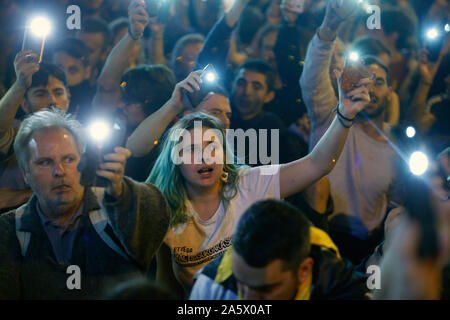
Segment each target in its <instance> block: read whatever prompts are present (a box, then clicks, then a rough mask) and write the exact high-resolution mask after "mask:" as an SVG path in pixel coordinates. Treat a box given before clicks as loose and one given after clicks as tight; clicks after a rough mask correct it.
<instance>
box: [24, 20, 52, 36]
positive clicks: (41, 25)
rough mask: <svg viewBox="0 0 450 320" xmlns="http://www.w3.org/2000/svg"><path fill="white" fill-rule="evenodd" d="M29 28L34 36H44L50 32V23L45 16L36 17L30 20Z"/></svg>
mask: <svg viewBox="0 0 450 320" xmlns="http://www.w3.org/2000/svg"><path fill="white" fill-rule="evenodd" d="M29 28H30V30H31V32H33V33H34V34H35V35H36V36H38V37H45V36H47V35H48V34H49V33H50V30H51V24H50V21H49V20H48V19H47V18H44V17H37V18H34V19H33V20H31V23H30V25H29Z"/></svg>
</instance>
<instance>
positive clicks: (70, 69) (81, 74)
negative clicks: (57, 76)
mask: <svg viewBox="0 0 450 320" xmlns="http://www.w3.org/2000/svg"><path fill="white" fill-rule="evenodd" d="M53 63H54V64H57V65H60V66H62V67H63V68H64V70H65V71H66V74H67V81H68V85H69V87H74V86H76V85H79V84H80V83H81V82H83V81H84V80H86V79H88V78H89V76H90V73H89V67H86V66H85V65H84V64H83V61H81V60H80V59H77V58H74V57H72V56H69V55H68V54H67V53H65V52H63V51H59V52H57V53H55V54H54V55H53Z"/></svg>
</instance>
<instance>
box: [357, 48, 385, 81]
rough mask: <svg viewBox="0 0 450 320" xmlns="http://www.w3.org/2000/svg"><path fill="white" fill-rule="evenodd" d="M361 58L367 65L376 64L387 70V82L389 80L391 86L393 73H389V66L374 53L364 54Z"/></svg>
mask: <svg viewBox="0 0 450 320" xmlns="http://www.w3.org/2000/svg"><path fill="white" fill-rule="evenodd" d="M361 60H362V62H363V64H364V65H365V66H369V65H371V64H376V65H378V66H379V67H380V68H382V69H383V70H384V71H386V82H387V83H386V84H387V85H388V86H389V83H390V82H391V75H390V73H389V68H388V67H387V66H386V65H385V64H384V63H383V62H382V61H381V60H380V59H378V58H377V57H375V56H372V55H366V56H362V57H361Z"/></svg>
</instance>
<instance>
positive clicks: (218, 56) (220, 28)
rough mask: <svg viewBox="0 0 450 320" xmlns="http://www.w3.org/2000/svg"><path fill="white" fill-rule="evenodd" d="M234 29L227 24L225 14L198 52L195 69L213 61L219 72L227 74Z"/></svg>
mask: <svg viewBox="0 0 450 320" xmlns="http://www.w3.org/2000/svg"><path fill="white" fill-rule="evenodd" d="M233 30H234V28H230V27H229V26H228V25H227V23H226V20H225V15H223V16H222V18H220V19H219V21H217V22H216V24H215V25H214V26H213V27H212V29H211V31H210V32H209V33H208V35H207V36H206V40H205V43H204V45H203V48H202V50H201V51H200V53H199V54H198V57H197V61H196V63H195V68H194V70H198V69H202V68H204V67H205V66H206V65H207V64H208V63H211V64H212V65H213V66H214V69H215V70H216V71H217V72H218V73H219V74H225V72H226V69H227V57H228V51H229V49H230V39H231V34H232V32H233Z"/></svg>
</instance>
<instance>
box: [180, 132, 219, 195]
mask: <svg viewBox="0 0 450 320" xmlns="http://www.w3.org/2000/svg"><path fill="white" fill-rule="evenodd" d="M189 135H190V139H187V140H185V139H183V141H182V142H180V143H181V150H182V154H181V156H182V157H184V158H185V159H187V161H186V162H188V163H182V164H180V171H181V175H182V176H183V178H184V181H185V184H186V186H187V188H188V189H189V188H193V189H211V188H215V187H218V186H219V185H220V176H221V175H222V173H223V167H224V165H223V163H224V159H225V158H224V150H223V145H222V139H221V138H220V137H219V135H218V134H217V133H216V130H211V129H209V128H203V129H201V130H200V129H192V130H190V131H189ZM189 140H190V141H189ZM196 140H199V141H196ZM196 157H197V160H198V161H196ZM200 161H201V163H200ZM195 162H199V163H197V164H196V163H195Z"/></svg>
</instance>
